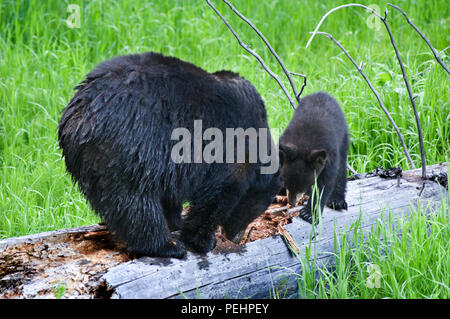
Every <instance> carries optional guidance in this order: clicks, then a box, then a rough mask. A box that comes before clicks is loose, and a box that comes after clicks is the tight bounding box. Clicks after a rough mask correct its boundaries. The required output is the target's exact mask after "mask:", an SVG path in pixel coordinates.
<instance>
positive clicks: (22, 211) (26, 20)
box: [0, 0, 450, 287]
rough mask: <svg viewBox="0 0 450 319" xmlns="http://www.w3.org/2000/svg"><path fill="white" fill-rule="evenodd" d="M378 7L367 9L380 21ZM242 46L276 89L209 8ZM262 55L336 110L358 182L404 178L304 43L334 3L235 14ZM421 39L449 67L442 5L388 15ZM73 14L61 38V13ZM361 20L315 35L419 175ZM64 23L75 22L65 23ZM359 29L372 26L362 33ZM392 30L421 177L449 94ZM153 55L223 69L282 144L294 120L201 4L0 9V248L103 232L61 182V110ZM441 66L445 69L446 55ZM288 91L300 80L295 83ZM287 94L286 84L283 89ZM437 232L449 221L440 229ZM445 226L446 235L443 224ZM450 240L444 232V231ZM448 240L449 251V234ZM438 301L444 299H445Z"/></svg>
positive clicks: (443, 139)
mask: <svg viewBox="0 0 450 319" xmlns="http://www.w3.org/2000/svg"><path fill="white" fill-rule="evenodd" d="M386 2H387V1H375V0H373V1H372V0H371V1H361V3H364V4H366V5H369V4H377V5H378V6H379V7H380V8H381V10H382V11H384V8H385V7H386ZM214 3H215V4H216V6H217V7H218V8H219V9H220V10H221V12H222V13H223V14H224V15H225V16H226V17H227V18H228V19H229V21H230V22H231V24H232V25H233V26H234V28H235V30H236V31H237V32H238V33H239V35H240V36H241V38H242V39H243V40H244V41H245V42H246V43H248V44H250V45H251V47H252V48H254V49H255V50H256V51H257V52H258V53H259V54H260V55H261V56H262V57H263V58H264V60H265V61H266V62H267V63H268V65H269V66H270V67H271V68H272V69H273V70H274V71H275V72H277V73H278V74H279V75H280V77H281V75H282V73H281V68H280V67H279V66H278V65H277V63H276V61H275V59H274V58H273V57H272V56H271V55H270V53H269V52H268V50H267V49H266V48H265V46H264V44H263V43H262V42H261V41H260V40H259V38H257V36H256V35H255V33H254V32H253V31H252V30H251V29H250V28H249V27H248V26H247V25H246V24H245V23H243V22H242V21H240V20H239V19H238V18H237V17H236V16H234V15H233V14H232V13H231V11H230V10H229V9H228V8H227V7H226V6H225V5H223V4H222V3H219V1H215V2H214ZM233 3H234V4H235V5H236V6H237V7H238V8H239V10H240V11H241V12H242V13H243V14H244V15H246V16H247V17H248V18H250V19H251V20H252V21H253V22H254V23H255V24H256V25H257V26H258V28H259V29H260V30H261V31H262V32H263V33H264V35H265V36H266V38H267V39H268V40H269V41H270V42H271V44H272V46H273V47H274V49H275V50H276V51H277V53H278V54H279V55H280V57H281V58H282V59H283V61H284V62H285V64H286V66H287V67H288V69H289V70H291V71H294V72H300V73H304V74H307V75H308V86H307V88H306V91H305V93H304V95H306V94H309V93H312V92H315V91H318V90H323V91H327V92H329V93H331V94H332V95H334V96H335V97H336V98H337V99H338V101H339V102H340V103H341V105H342V107H343V109H344V111H345V114H346V118H347V121H348V124H349V128H350V132H351V147H350V154H349V163H350V164H351V165H352V166H353V167H354V168H355V169H357V170H358V171H359V172H365V171H370V170H372V169H374V168H376V167H378V166H385V167H392V166H402V167H403V168H404V169H408V168H409V165H408V162H407V161H406V159H405V157H404V155H403V151H402V148H401V145H400V143H399V141H398V138H397V136H396V134H395V131H394V129H393V128H392V127H391V126H390V124H389V123H388V121H387V119H386V117H385V115H384V113H383V112H382V111H381V109H380V108H379V107H378V104H377V102H376V99H375V97H374V96H373V94H372V92H371V91H370V89H369V88H368V86H367V85H366V83H365V82H364V81H363V79H362V78H361V76H360V75H359V73H358V72H357V70H356V69H355V68H354V67H353V66H352V65H351V63H350V62H349V61H348V60H347V58H346V57H345V55H344V54H343V53H342V52H341V51H340V50H339V49H338V48H337V47H336V46H335V45H334V44H333V43H332V42H331V41H330V40H328V39H326V38H324V37H319V36H318V37H316V38H315V39H314V41H313V42H312V45H311V46H310V47H309V48H307V49H306V48H305V44H306V42H307V40H308V38H309V32H310V31H312V30H313V29H314V27H315V26H316V24H317V23H318V21H319V20H320V18H321V17H322V15H323V14H325V13H326V12H327V11H328V10H329V9H331V8H333V7H335V6H337V5H340V4H342V2H341V1H296V0H292V1H276V0H275V1H239V2H238V1H234V2H233ZM395 3H396V4H397V5H399V6H400V7H402V8H403V9H404V10H405V11H406V12H407V13H408V15H409V16H410V18H412V19H413V21H414V23H415V24H416V25H417V26H418V27H419V28H420V29H421V30H422V31H423V32H424V33H425V34H426V35H427V37H428V38H429V40H430V41H431V43H432V44H433V45H434V47H435V48H436V49H437V50H438V51H440V55H441V57H442V59H443V60H444V62H446V64H447V65H450V49H449V50H447V51H446V53H445V52H442V50H443V49H444V48H446V47H447V46H448V45H449V43H450V32H449V31H450V28H449V26H450V6H449V5H448V2H447V1H445V0H441V1H438V0H432V1H414V2H411V1H396V2H395ZM71 4H76V5H78V6H79V8H80V25H79V27H75V28H70V27H69V26H68V24H67V22H66V20H67V19H68V18H69V16H70V15H71V12H68V8H69V5H71ZM368 18H369V14H368V13H367V12H365V11H364V10H362V9H354V8H347V9H344V10H340V11H338V12H335V13H333V14H332V15H331V16H330V17H328V19H327V20H326V21H325V23H324V24H323V25H322V27H321V30H322V31H326V32H329V33H331V34H332V35H333V36H334V37H335V38H336V39H337V40H339V41H340V42H341V43H342V44H343V45H344V46H345V47H346V49H347V50H349V52H350V54H351V55H352V56H353V57H354V58H355V60H356V61H357V62H358V63H359V62H360V61H363V62H365V63H366V66H365V72H366V74H367V76H368V77H369V78H370V79H371V80H372V82H373V84H374V86H375V87H376V89H377V90H378V92H379V93H380V96H381V98H382V99H383V101H384V103H385V105H386V107H387V108H388V109H389V110H390V112H391V114H392V116H393V118H394V120H395V121H396V123H397V124H398V126H399V127H400V130H401V131H402V133H403V135H404V137H405V140H406V144H407V147H408V149H409V150H410V153H411V155H412V157H413V160H414V163H415V165H416V166H417V167H419V166H420V156H419V154H420V153H419V147H418V139H417V133H416V126H415V120H414V116H413V113H412V110H411V107H410V104H409V100H408V95H407V93H406V90H405V88H404V83H403V80H402V77H401V73H400V68H399V66H398V64H397V60H396V58H395V55H394V51H393V49H392V47H391V45H390V42H389V37H388V36H387V33H386V32H385V29H384V28H380V29H376V28H374V27H370V26H371V23H370V22H371V20H368ZM71 21H72V20H71ZM368 21H369V22H368ZM389 22H390V25H391V29H392V31H393V34H394V37H395V39H396V41H397V45H398V47H399V50H400V52H401V53H402V59H403V61H404V63H405V67H406V70H407V74H408V76H409V78H410V80H411V84H412V89H413V91H414V94H416V95H417V96H418V98H417V99H416V102H417V106H418V109H419V113H420V120H421V123H422V127H423V131H424V140H425V147H426V156H427V163H428V164H433V163H438V162H442V161H447V160H448V158H449V154H450V152H449V150H450V148H449V144H450V133H449V128H450V125H449V123H450V112H449V110H450V106H449V97H450V85H449V84H450V81H449V76H448V74H447V73H446V72H445V71H444V70H443V69H442V68H441V67H440V66H439V65H438V64H437V63H436V61H435V60H434V57H433V55H432V54H431V52H430V50H429V49H428V47H427V46H426V44H425V43H424V42H423V41H422V39H421V38H420V37H419V36H418V35H417V34H416V33H415V32H414V31H413V30H412V29H411V27H410V26H409V25H407V24H406V23H405V21H404V18H403V16H401V15H400V14H399V13H397V12H394V11H392V10H391V12H390V14H389ZM149 50H152V51H157V52H161V53H163V54H166V55H173V56H176V57H178V58H181V59H184V60H187V61H190V62H192V63H194V64H197V65H198V66H200V67H202V68H204V69H206V70H207V71H216V70H220V69H229V70H232V71H235V72H238V73H240V74H241V75H242V76H244V77H245V78H247V79H248V80H249V81H251V82H252V83H253V84H254V85H255V86H256V88H257V89H258V91H259V92H260V94H261V95H262V96H263V98H264V100H265V103H266V108H267V112H268V116H269V124H270V127H271V128H272V129H275V128H279V129H280V130H283V129H284V128H285V127H286V126H287V124H288V122H289V120H290V118H291V115H292V108H291V106H290V105H289V103H288V101H287V99H286V97H285V96H284V95H283V93H282V91H281V90H280V88H279V87H278V85H277V83H276V82H275V81H274V80H273V79H272V78H271V77H270V76H269V75H268V74H267V73H266V72H265V71H264V70H263V69H262V68H261V66H260V65H259V63H258V62H257V61H256V60H255V59H254V58H253V57H251V56H249V55H248V54H247V53H246V52H245V51H244V50H243V49H242V48H241V47H240V46H239V45H238V43H237V41H236V40H235V39H234V37H233V36H232V34H231V33H230V32H229V31H228V29H227V28H226V26H225V25H224V24H223V23H222V22H221V21H220V20H219V18H218V17H217V16H216V15H215V14H214V12H213V11H212V10H211V9H210V8H209V7H208V6H207V5H206V3H205V2H204V1H193V0H192V1H186V0H184V1H181V0H180V1H172V0H170V1H130V0H124V1H106V0H104V1H100V0H92V1H75V0H72V1H56V0H55V1H53V0H43V1H37V0H34V1H24V0H22V1H20V0H3V1H1V2H0V238H5V237H11V236H18V235H24V234H29V233H37V232H42V231H48V230H54V229H58V228H65V227H75V226H80V225H86V224H92V223H95V222H98V221H99V218H98V217H97V216H95V215H94V214H93V212H92V211H91V209H90V208H89V206H88V204H87V203H86V201H85V200H84V198H83V197H82V196H81V194H80V192H79V191H78V189H77V187H76V186H75V185H74V184H73V183H72V181H71V179H70V177H69V176H68V175H67V173H66V172H65V166H64V161H63V160H62V158H61V151H60V150H59V148H58V143H57V124H58V121H59V117H60V114H61V110H62V109H63V108H64V107H65V105H66V104H67V103H68V101H69V100H70V98H71V97H72V96H73V94H74V90H73V88H74V86H75V85H77V84H78V83H79V82H80V81H82V80H83V78H84V76H85V75H86V74H87V73H88V72H89V71H90V70H91V69H92V68H93V67H95V65H96V64H98V63H99V62H101V61H104V60H105V59H109V58H112V57H114V56H117V55H122V54H128V53H138V52H145V51H149ZM446 54H447V55H446ZM295 81H296V83H298V87H300V85H301V80H300V79H295ZM284 83H285V85H286V86H288V82H287V80H284ZM446 221H447V219H446ZM447 223H448V221H447ZM447 226H448V225H447ZM445 234H446V237H445V239H444V240H446V241H447V242H448V228H447V232H446V233H445ZM447 287H448V285H447Z"/></svg>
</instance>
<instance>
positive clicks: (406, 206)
mask: <svg viewBox="0 0 450 319" xmlns="http://www.w3.org/2000/svg"><path fill="white" fill-rule="evenodd" d="M446 171H447V164H438V165H434V166H428V172H429V175H430V176H429V178H430V179H432V178H433V175H434V176H438V175H441V174H442V173H444V172H446ZM419 194H420V196H419ZM442 198H444V199H445V200H446V201H447V203H448V198H447V191H446V190H445V188H443V187H442V186H440V185H439V184H437V183H436V182H433V181H429V180H425V181H423V180H422V179H421V169H416V170H412V171H407V172H403V174H402V177H401V178H396V179H383V178H380V177H370V178H365V179H358V180H355V181H349V182H348V192H347V202H348V205H349V207H348V210H347V211H342V212H338V211H334V210H331V209H329V208H325V210H324V213H323V218H322V221H321V224H320V226H319V230H320V233H319V234H318V235H316V236H315V237H314V239H313V240H312V242H310V237H311V236H310V235H311V225H310V224H308V223H306V222H304V221H303V220H301V219H299V218H295V217H293V218H292V223H290V224H288V225H286V226H284V229H285V230H286V231H287V232H288V233H289V234H290V235H291V237H292V239H291V240H292V241H293V242H294V243H296V245H297V247H298V248H299V252H300V254H301V253H302V252H303V251H304V249H305V247H306V246H307V245H311V247H313V250H314V251H315V252H320V254H319V255H318V256H319V259H318V261H317V262H318V263H319V264H326V263H327V262H329V260H330V258H331V253H332V252H333V251H334V232H335V231H336V232H338V233H339V232H343V231H346V230H347V231H348V230H349V228H350V225H351V224H352V223H354V222H355V221H356V220H357V219H358V218H360V222H361V227H362V229H363V230H366V231H369V230H370V228H371V226H373V225H374V224H375V223H376V222H377V221H378V220H380V217H381V216H385V217H386V216H387V214H388V209H387V208H389V209H390V212H391V216H392V217H394V218H396V217H399V216H401V215H402V214H403V215H407V214H408V213H409V211H410V208H415V207H417V206H418V205H419V204H420V206H421V207H422V208H424V210H423V211H424V212H426V211H427V209H429V208H436V207H438V206H439V205H440V202H441V199H442ZM360 213H361V214H360ZM105 230H106V228H105V227H104V226H99V225H94V226H86V227H80V228H73V229H66V230H58V231H54V232H47V233H41V234H35V235H30V236H24V237H17V238H9V239H5V240H2V241H0V297H3V298H52V297H55V296H56V295H57V293H56V290H57V289H58V287H64V289H65V291H64V294H63V298H95V297H113V298H185V297H186V298H247V297H250V298H265V297H270V296H271V294H273V292H274V291H275V290H278V291H284V292H285V293H286V295H293V296H295V293H296V291H297V290H298V287H297V281H296V279H297V276H296V274H299V273H301V263H300V261H299V260H298V258H297V257H296V256H295V254H293V253H292V251H291V250H289V249H288V248H287V247H286V244H285V242H284V240H283V239H282V238H281V236H279V235H275V236H271V237H269V238H266V239H261V240H257V241H253V242H250V243H247V244H245V245H239V246H233V247H226V246H221V248H220V247H219V248H220V249H217V248H218V247H216V249H215V250H214V251H212V252H210V253H208V254H206V255H199V254H195V253H191V252H188V254H187V256H186V258H185V259H183V260H178V259H173V258H151V257H141V258H133V256H129V255H128V254H126V253H124V251H123V250H121V248H120V246H119V248H118V246H117V243H115V242H114V241H113V239H112V238H111V236H110V234H109V233H108V232H106V231H105ZM218 246H219V245H218Z"/></svg>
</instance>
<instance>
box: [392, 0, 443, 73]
mask: <svg viewBox="0 0 450 319" xmlns="http://www.w3.org/2000/svg"><path fill="white" fill-rule="evenodd" d="M387 5H388V6H391V7H393V8H395V9H397V10H398V11H400V12H401V14H403V16H404V17H405V19H406V22H408V23H409V24H410V25H411V26H412V27H413V28H414V30H416V32H417V33H418V34H419V35H420V36H421V37H422V39H423V40H424V41H425V42H426V44H427V45H428V47H429V48H430V49H431V52H433V55H434V58H435V59H436V61H437V62H438V63H439V64H440V65H441V66H442V67H443V68H444V70H445V71H447V73H448V74H450V71H449V69H448V67H447V66H446V65H445V63H444V62H442V60H441V58H439V54H438V53H437V52H436V50H435V49H434V48H433V46H432V45H431V43H430V41H428V39H427V37H426V36H425V35H424V34H423V33H422V32H421V31H420V30H419V28H417V27H416V25H415V24H414V23H412V21H411V20H410V19H409V17H408V15H407V14H406V13H405V11H403V10H402V9H401V8H400V7H399V6H396V5H394V4H391V3H388V4H387ZM447 48H448V47H447ZM445 50H446V49H444V50H443V51H445Z"/></svg>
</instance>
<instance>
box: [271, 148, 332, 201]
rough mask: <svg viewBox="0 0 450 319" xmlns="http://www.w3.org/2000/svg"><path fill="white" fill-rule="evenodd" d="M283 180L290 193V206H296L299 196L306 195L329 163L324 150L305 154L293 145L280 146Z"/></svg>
mask: <svg viewBox="0 0 450 319" xmlns="http://www.w3.org/2000/svg"><path fill="white" fill-rule="evenodd" d="M279 150H280V164H281V180H282V182H283V186H284V187H285V188H286V189H287V191H288V201H289V204H291V205H295V202H296V198H297V195H299V194H303V193H306V192H307V191H308V190H309V189H310V187H311V186H312V185H313V184H314V180H315V177H316V176H319V174H320V173H321V172H322V170H323V169H324V167H325V164H326V161H327V152H326V151H325V150H323V149H317V150H312V151H309V152H304V151H301V150H298V149H297V147H296V146H295V145H293V144H280V145H279Z"/></svg>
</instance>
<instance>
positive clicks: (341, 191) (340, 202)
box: [327, 161, 347, 210]
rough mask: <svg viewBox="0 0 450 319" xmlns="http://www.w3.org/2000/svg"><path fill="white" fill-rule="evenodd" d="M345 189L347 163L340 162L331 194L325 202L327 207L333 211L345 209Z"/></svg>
mask: <svg viewBox="0 0 450 319" xmlns="http://www.w3.org/2000/svg"><path fill="white" fill-rule="evenodd" d="M346 187H347V162H346V161H342V162H341V164H340V165H339V168H338V173H337V177H336V184H335V186H334V190H333V193H332V194H331V196H330V199H329V200H328V202H327V206H328V207H330V208H332V209H335V210H341V209H347V202H346V201H345V190H346Z"/></svg>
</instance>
